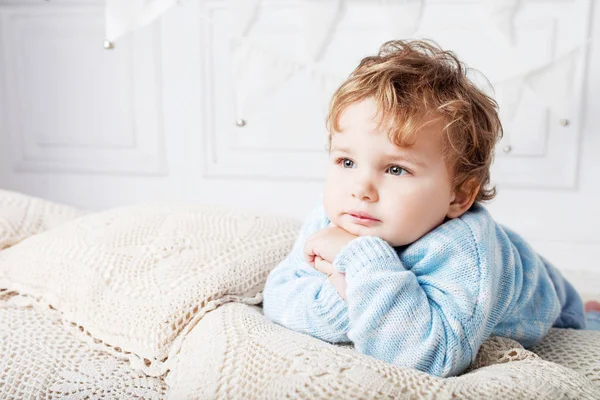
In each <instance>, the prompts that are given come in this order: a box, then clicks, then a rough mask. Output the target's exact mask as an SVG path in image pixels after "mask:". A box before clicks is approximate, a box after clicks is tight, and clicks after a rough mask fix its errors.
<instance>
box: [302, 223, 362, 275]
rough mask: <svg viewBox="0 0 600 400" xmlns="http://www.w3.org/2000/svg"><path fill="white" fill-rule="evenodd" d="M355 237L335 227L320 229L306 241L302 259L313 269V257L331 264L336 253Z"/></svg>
mask: <svg viewBox="0 0 600 400" xmlns="http://www.w3.org/2000/svg"><path fill="white" fill-rule="evenodd" d="M356 237H357V236H355V235H353V234H351V233H348V232H346V231H345V230H343V229H342V228H338V227H337V226H329V227H327V228H324V229H321V230H320V231H317V232H315V233H313V234H312V235H311V236H310V237H309V238H308V239H307V240H306V243H305V245H304V257H305V258H306V261H307V262H308V263H309V264H310V265H312V266H313V267H315V257H317V256H318V257H320V258H322V259H323V260H325V261H327V262H329V263H330V264H331V263H332V262H333V260H334V259H335V257H336V256H337V255H338V253H339V252H340V251H341V250H342V249H343V248H344V247H345V246H346V245H347V244H348V243H349V242H350V241H351V240H352V239H355V238H356Z"/></svg>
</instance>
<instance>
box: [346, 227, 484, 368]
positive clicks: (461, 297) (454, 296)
mask: <svg viewBox="0 0 600 400" xmlns="http://www.w3.org/2000/svg"><path fill="white" fill-rule="evenodd" d="M427 261H428V262H427V263H425V264H426V265H427V267H426V269H425V270H423V271H421V272H420V273H419V275H420V276H418V275H417V274H416V273H414V272H413V271H410V270H407V269H406V268H405V267H404V266H403V263H402V262H401V259H400V257H399V256H398V253H396V251H395V250H394V248H392V247H391V246H390V245H389V244H387V242H385V241H384V240H382V239H380V238H377V237H368V236H363V237H359V238H357V239H354V240H353V241H351V242H350V243H349V244H348V245H347V246H346V247H345V248H344V249H343V250H342V251H341V252H340V253H339V254H338V256H337V257H336V259H335V260H334V267H335V268H336V269H337V270H339V271H341V272H345V274H346V282H347V302H348V315H349V319H350V329H349V332H348V337H349V338H350V340H352V342H354V345H355V347H356V349H357V350H358V351H360V352H361V353H363V354H367V355H371V356H373V357H375V358H377V359H380V360H383V361H386V362H390V363H393V364H396V365H400V366H405V367H410V368H415V369H418V370H421V371H424V372H427V373H429V374H432V375H436V376H444V377H446V376H452V375H456V374H458V373H460V372H462V371H463V370H464V369H465V368H466V367H467V366H468V365H469V363H470V362H471V360H472V358H473V356H474V353H476V352H477V348H473V346H472V343H481V342H483V341H484V340H485V335H486V333H485V332H484V330H483V329H481V327H480V325H485V323H484V321H481V320H480V319H479V318H471V316H472V315H473V314H474V312H475V307H476V303H477V293H469V291H470V290H471V289H474V290H475V291H476V292H477V289H478V288H479V282H477V281H476V280H477V278H478V275H477V274H474V275H472V276H473V277H474V278H473V281H468V280H467V281H464V280H462V279H464V276H461V278H460V279H461V281H460V282H459V280H458V279H454V281H453V278H452V277H450V275H447V276H446V277H445V278H448V279H445V278H442V281H443V282H444V284H443V285H438V283H439V282H440V280H439V278H440V277H439V276H437V277H436V274H437V272H439V271H444V268H446V272H447V271H448V270H447V269H450V268H452V265H448V264H446V265H443V262H442V264H438V265H437V267H436V266H435V265H436V262H437V261H439V260H427ZM434 261H435V262H434ZM446 272H444V273H446ZM457 277H458V275H456V274H455V275H454V278H457ZM466 338H468V339H466Z"/></svg>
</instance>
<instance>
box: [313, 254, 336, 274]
mask: <svg viewBox="0 0 600 400" xmlns="http://www.w3.org/2000/svg"><path fill="white" fill-rule="evenodd" d="M315 269H316V270H317V271H319V272H322V273H324V274H326V275H327V276H329V275H331V274H333V273H334V272H335V269H334V268H333V266H332V265H331V263H330V262H329V261H325V260H323V259H322V258H321V257H319V256H316V257H315Z"/></svg>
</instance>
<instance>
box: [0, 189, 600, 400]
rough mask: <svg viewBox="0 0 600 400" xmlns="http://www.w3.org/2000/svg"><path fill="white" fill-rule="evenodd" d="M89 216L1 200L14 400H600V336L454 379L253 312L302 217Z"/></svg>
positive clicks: (6, 338) (2, 358) (4, 338)
mask: <svg viewBox="0 0 600 400" xmlns="http://www.w3.org/2000/svg"><path fill="white" fill-rule="evenodd" d="M7 204H8V205H10V207H7V206H6V205H7ZM19 204H22V205H23V206H22V207H20V206H19ZM57 215H58V216H61V218H58V220H64V221H67V222H64V223H63V224H58V223H54V222H52V223H51V222H48V223H47V222H46V221H57V218H56V216H57ZM76 216H79V213H78V212H75V211H74V210H73V209H71V208H68V207H64V208H63V207H62V206H60V205H51V204H48V203H47V202H44V201H43V200H40V199H31V198H28V197H26V196H22V195H18V194H15V193H11V192H2V191H0V227H4V229H2V230H0V243H5V244H6V245H5V246H3V247H7V248H5V249H4V250H2V251H0V290H2V289H4V290H2V291H0V398H86V397H87V398H100V397H113V398H132V397H136V396H137V397H142V398H173V399H182V398H223V399H228V398H283V397H291V398H310V399H312V398H346V397H356V398H382V397H394V398H452V397H459V398H486V399H494V398H498V399H500V398H515V399H518V398H549V399H553V398H556V399H559V398H561V399H562V398H573V399H598V398H600V332H591V331H573V330H557V329H555V330H552V331H551V333H550V335H549V336H548V337H547V338H546V339H545V340H544V341H543V342H542V344H540V345H539V346H537V347H536V348H534V349H531V350H532V352H531V351H526V350H524V349H522V348H521V347H520V346H519V345H518V344H517V343H515V342H512V341H509V340H507V339H502V338H493V339H491V340H490V341H489V342H487V343H486V344H485V345H484V347H483V348H482V349H481V351H480V353H479V355H478V359H477V360H476V362H475V363H474V364H473V365H472V366H471V371H470V372H468V373H466V374H464V375H462V376H460V377H457V378H450V379H441V378H436V377H432V376H429V375H426V374H424V373H421V372H419V371H415V370H410V369H405V368H399V367H396V366H393V365H390V364H386V363H384V362H381V361H378V360H375V359H373V358H371V357H367V356H364V355H361V354H359V353H357V352H355V351H354V350H353V349H352V348H350V347H347V346H334V345H331V344H328V343H325V342H321V341H319V340H316V339H314V338H312V337H308V336H306V335H302V334H299V333H296V332H291V331H289V330H286V329H284V328H282V327H280V326H278V325H275V324H273V323H271V322H270V321H268V320H266V319H265V318H264V317H263V316H262V314H261V313H260V308H258V307H255V306H252V305H251V304H256V303H258V302H260V300H261V296H260V291H261V290H262V286H263V285H264V281H265V279H266V276H267V274H268V272H269V271H270V270H271V269H272V268H273V267H274V266H275V265H276V264H277V262H278V261H279V260H280V259H281V258H282V257H284V256H285V254H286V253H287V251H288V250H289V248H290V246H291V244H292V242H293V240H294V237H295V235H296V232H297V229H298V224H297V223H296V222H295V221H290V220H287V219H281V218H273V217H264V216H256V215H251V214H248V213H242V212H239V211H236V210H232V209H225V208H222V207H167V206H162V207H158V206H139V207H131V208H124V209H117V210H110V211H108V212H104V213H95V214H90V215H87V216H82V217H80V218H76V219H73V220H71V221H68V220H69V219H70V218H75V217H76ZM63 217H64V218H63ZM15 221H16V222H15ZM27 221H37V222H35V223H29V222H27ZM32 226H33V227H36V228H31V227H32ZM52 226H54V227H52ZM6 227H9V228H6ZM19 227H24V229H20V228H19ZM42 227H46V228H51V229H49V230H47V231H46V232H40V231H41V230H43V229H46V228H43V229H42ZM25 228H26V229H25ZM15 243H17V244H15Z"/></svg>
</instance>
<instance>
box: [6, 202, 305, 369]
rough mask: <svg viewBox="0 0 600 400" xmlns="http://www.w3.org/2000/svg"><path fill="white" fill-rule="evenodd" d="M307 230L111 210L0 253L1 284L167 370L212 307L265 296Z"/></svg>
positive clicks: (229, 213) (199, 213)
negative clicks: (275, 272)
mask: <svg viewBox="0 0 600 400" xmlns="http://www.w3.org/2000/svg"><path fill="white" fill-rule="evenodd" d="M299 228H300V225H299V224H298V223H297V221H295V220H292V219H289V218H281V217H273V216H258V215H253V214H250V213H243V212H240V211H237V210H235V209H231V208H226V207H216V206H201V207H169V206H158V205H156V206H150V205H146V206H135V207H126V208H120V209H115V210H109V211H106V212H102V213H95V214H90V215H87V216H84V217H81V218H78V219H76V220H73V221H71V222H68V223H65V224H63V225H61V226H59V227H56V228H55V229H52V230H50V231H47V232H45V233H41V234H38V235H35V236H32V237H30V238H28V239H26V240H24V241H23V242H21V243H20V244H18V245H16V246H13V247H11V248H9V249H7V250H5V251H2V252H0V288H7V289H8V290H13V291H17V292H19V293H20V294H25V295H29V296H31V297H32V298H35V299H36V302H38V303H40V302H41V303H42V304H46V305H47V306H50V307H51V308H54V309H56V310H58V311H59V312H60V313H62V318H63V320H65V321H68V322H70V323H71V324H72V325H74V326H76V328H77V329H79V330H80V331H81V334H82V335H83V336H88V337H89V338H90V339H93V341H94V343H96V344H97V345H98V346H101V347H102V346H103V347H104V348H105V350H106V351H109V352H110V353H111V354H113V355H115V356H121V357H123V358H128V359H130V361H131V362H132V363H133V364H132V366H133V367H137V368H139V369H141V370H142V371H144V372H145V373H147V374H148V375H151V376H160V375H162V374H164V373H165V372H166V371H167V369H168V360H169V357H170V356H172V355H173V354H175V353H176V352H177V351H178V350H179V346H180V343H181V341H182V338H183V336H185V334H186V333H187V332H188V331H189V330H190V329H191V328H192V327H193V326H194V325H195V324H196V323H197V321H198V320H199V319H200V318H202V316H203V315H204V314H205V313H206V312H208V311H210V310H213V309H215V308H216V307H217V306H218V305H220V304H223V303H225V302H229V301H240V302H245V303H248V304H257V303H259V302H260V301H261V300H262V297H261V291H262V289H263V286H264V282H265V280H266V278H267V275H268V274H269V272H270V271H271V270H272V269H273V268H274V267H275V266H276V265H277V264H278V263H279V261H280V260H282V259H283V258H284V257H285V256H286V255H287V253H288V252H289V251H290V250H291V247H292V245H293V242H294V240H295V238H296V236H297V232H298V231H299ZM88 341H89V339H88Z"/></svg>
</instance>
